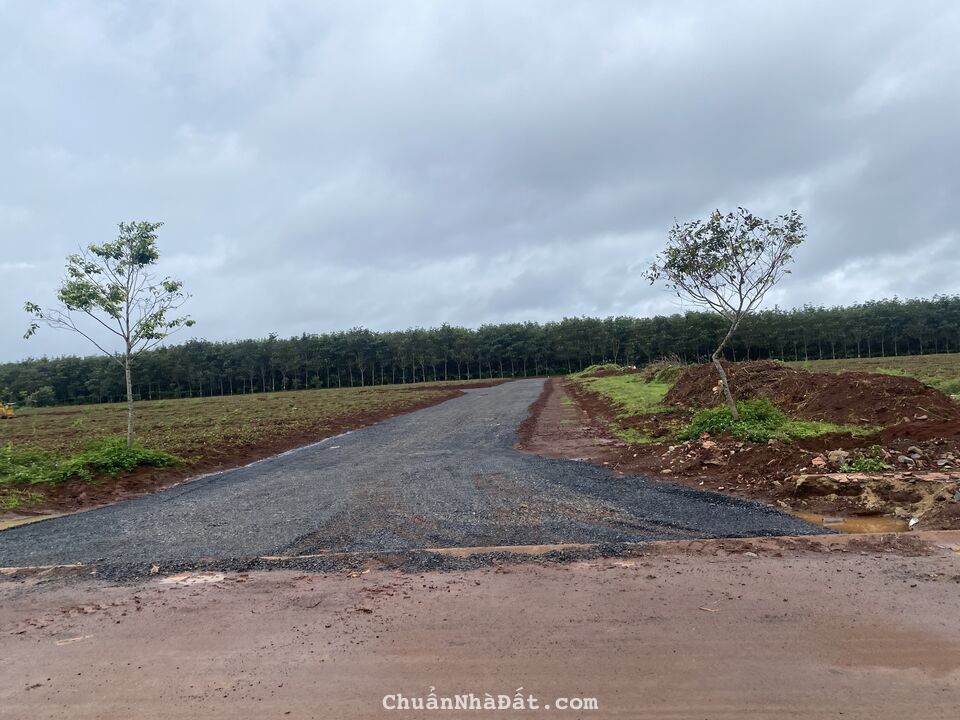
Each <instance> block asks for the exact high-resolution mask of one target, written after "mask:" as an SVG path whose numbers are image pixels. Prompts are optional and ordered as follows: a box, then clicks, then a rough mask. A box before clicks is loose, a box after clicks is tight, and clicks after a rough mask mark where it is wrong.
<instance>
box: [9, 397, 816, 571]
mask: <svg viewBox="0 0 960 720" xmlns="http://www.w3.org/2000/svg"><path fill="white" fill-rule="evenodd" d="M542 387H543V381H541V380H526V381H517V382H511V383H506V384H504V385H499V386H497V387H491V388H484V389H477V390H469V391H467V394H466V395H464V396H462V397H459V398H456V399H453V400H450V401H448V402H446V403H443V404H441V405H437V406H434V407H431V408H428V409H425V410H421V411H418V412H415V413H411V414H408V415H403V416H399V417H396V418H393V419H391V420H389V421H386V422H383V423H380V424H378V425H375V426H372V427H368V428H364V429H362V430H358V431H356V432H352V433H349V434H347V435H343V436H340V437H338V438H331V439H329V440H326V441H324V442H322V443H319V444H317V445H314V446H311V447H308V448H305V449H301V450H299V451H296V452H292V453H288V454H285V455H282V456H279V457H276V458H273V459H270V460H266V461H263V462H260V463H257V464H255V465H252V466H249V467H246V468H242V469H239V470H234V471H230V472H226V473H221V474H219V475H215V476H212V477H208V478H206V479H202V480H199V481H195V482H191V483H187V484H183V485H180V486H178V487H175V488H171V489H169V490H166V491H163V492H160V493H157V494H154V495H151V496H147V497H142V498H138V499H135V500H131V501H128V502H124V503H118V504H116V505H113V506H109V507H104V508H100V509H97V510H92V511H89V512H84V513H79V514H76V515H72V516H67V517H62V518H58V519H53V520H47V521H44V522H41V523H36V524H33V525H27V526H22V527H17V528H13V529H9V530H6V531H3V532H0V566H27V565H54V564H69V563H77V562H79V563H83V564H84V565H87V566H90V565H93V566H95V567H96V569H97V570H98V572H100V573H101V576H103V577H109V578H113V579H124V578H128V577H136V576H143V575H147V574H149V572H150V570H151V568H155V567H156V568H159V569H160V571H162V572H164V573H167V572H174V571H176V570H179V569H191V568H199V567H206V568H213V569H226V570H249V569H256V568H261V567H266V566H275V565H276V561H262V560H259V559H258V558H262V557H264V556H269V557H277V556H283V557H298V558H302V557H303V556H311V557H307V558H304V559H303V560H298V561H296V562H297V563H299V564H300V565H301V566H303V567H309V568H310V569H318V568H320V569H322V568H332V567H336V566H337V565H339V564H342V562H343V559H342V558H338V557H331V556H329V555H327V554H328V553H331V552H347V553H374V554H378V555H382V554H383V553H394V554H396V557H397V558H399V559H398V562H400V563H404V562H406V563H408V564H409V562H410V561H411V558H410V557H409V555H410V553H415V551H417V550H419V549H422V548H443V547H465V546H503V545H525V544H544V543H605V544H617V543H625V542H635V541H645V540H659V539H684V538H709V537H731V536H736V537H743V536H753V535H790V534H804V533H819V532H823V530H822V529H820V528H817V527H816V526H813V525H809V524H807V523H804V522H802V521H800V520H798V519H796V518H794V517H791V516H789V515H785V514H783V513H780V512H778V511H776V510H773V509H772V508H770V507H767V506H764V505H760V504H757V503H752V502H749V501H744V500H740V499H736V498H731V497H727V496H723V495H720V494H716V493H709V492H702V491H698V490H695V489H691V488H684V487H680V486H673V485H667V484H661V483H656V482H653V481H650V480H648V479H645V478H642V477H620V476H614V475H612V474H611V473H610V472H608V471H607V470H606V469H604V468H602V467H596V466H593V465H589V464H586V463H581V462H575V461H570V460H551V459H545V458H541V457H535V456H532V455H526V454H523V453H520V452H517V451H516V450H515V449H514V448H513V445H514V442H515V439H516V428H517V426H518V425H519V424H520V423H521V421H522V420H523V419H524V418H525V417H526V415H527V408H528V406H529V405H530V404H531V403H532V402H533V401H534V400H535V399H536V398H537V397H538V395H539V394H540V391H541V389H542ZM317 555H321V556H322V557H313V556H317ZM351 557H352V560H351V561H355V558H354V557H353V556H351ZM415 562H416V563H418V564H419V565H426V566H438V567H439V566H442V567H451V566H456V565H457V564H458V563H457V562H454V561H453V560H450V559H448V558H447V557H446V556H427V557H424V556H423V555H422V554H419V555H417V557H416V558H415ZM271 563H272V565H271ZM290 564H291V563H287V566H289V565H290ZM459 564H461V565H462V563H459Z"/></svg>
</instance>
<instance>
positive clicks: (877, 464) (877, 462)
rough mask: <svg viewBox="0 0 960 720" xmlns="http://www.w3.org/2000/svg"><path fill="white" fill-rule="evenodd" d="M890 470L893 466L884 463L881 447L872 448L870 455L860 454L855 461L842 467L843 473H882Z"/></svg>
mask: <svg viewBox="0 0 960 720" xmlns="http://www.w3.org/2000/svg"><path fill="white" fill-rule="evenodd" d="M890 469H891V466H890V465H888V464H887V463H885V462H884V461H883V454H882V450H881V448H880V446H879V445H874V446H873V447H871V448H870V453H869V454H868V455H863V454H861V453H858V454H857V456H856V457H855V458H854V459H853V460H851V461H850V462H845V463H844V464H843V465H841V466H840V472H842V473H852V472H881V471H882V470H890Z"/></svg>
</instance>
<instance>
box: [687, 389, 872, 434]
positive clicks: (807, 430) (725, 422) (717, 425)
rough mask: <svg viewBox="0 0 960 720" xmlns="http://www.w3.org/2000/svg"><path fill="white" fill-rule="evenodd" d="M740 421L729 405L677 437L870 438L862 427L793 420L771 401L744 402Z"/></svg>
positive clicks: (699, 417) (703, 414) (706, 413)
mask: <svg viewBox="0 0 960 720" xmlns="http://www.w3.org/2000/svg"><path fill="white" fill-rule="evenodd" d="M737 411H738V413H739V414H740V419H739V420H738V421H734V419H733V415H732V414H731V412H730V410H729V408H727V406H726V405H721V406H720V407H715V408H709V409H707V410H701V411H700V412H698V413H697V414H696V415H694V416H693V420H692V421H691V422H690V424H689V425H688V426H687V427H686V428H685V429H684V430H683V431H682V432H681V433H680V434H679V435H678V436H677V437H678V439H679V440H695V439H697V438H698V437H700V436H701V435H703V434H705V433H706V434H708V435H730V436H732V437H735V438H739V439H741V440H750V441H752V442H767V441H768V440H782V441H787V442H788V441H790V440H793V439H794V438H805V437H817V436H819V435H825V434H827V433H837V432H852V433H862V434H868V432H869V430H872V429H873V428H870V429H867V428H863V427H859V426H851V425H836V424H834V423H827V422H817V421H810V420H792V419H790V418H789V417H787V415H786V414H785V413H783V412H782V411H781V410H780V409H779V408H778V407H777V406H776V405H774V404H773V403H772V402H770V401H769V400H767V399H761V400H744V401H740V402H738V403H737Z"/></svg>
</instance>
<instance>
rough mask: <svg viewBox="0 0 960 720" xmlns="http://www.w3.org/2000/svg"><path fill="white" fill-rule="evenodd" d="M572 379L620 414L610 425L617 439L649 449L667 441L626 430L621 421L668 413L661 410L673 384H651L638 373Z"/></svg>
mask: <svg viewBox="0 0 960 720" xmlns="http://www.w3.org/2000/svg"><path fill="white" fill-rule="evenodd" d="M611 367H613V368H616V366H611ZM584 372H586V371H584ZM651 377H656V375H653V376H651ZM571 378H572V379H573V380H574V382H576V383H577V385H579V386H580V388H582V389H583V390H586V391H588V392H592V393H596V394H597V395H600V396H601V397H603V398H604V399H605V400H607V402H609V403H610V405H611V407H613V409H614V411H615V413H616V419H615V420H614V421H613V422H611V423H610V432H612V433H613V434H614V435H615V436H616V437H618V438H620V439H621V440H623V441H624V442H626V443H629V444H631V445H648V444H650V443H655V442H660V441H661V440H664V439H666V438H662V437H653V436H651V435H649V434H648V433H645V432H643V431H641V430H638V429H636V428H632V427H625V426H624V425H623V424H622V423H621V422H620V421H625V420H626V419H627V418H631V417H636V416H638V415H647V414H651V413H662V412H667V410H668V408H665V407H663V406H661V405H660V402H661V401H662V400H663V397H664V395H666V394H667V391H668V390H670V387H671V386H672V384H673V382H672V381H670V382H659V381H657V380H655V379H654V380H648V379H645V376H644V375H641V374H638V373H629V374H625V375H608V376H606V377H591V376H589V375H581V374H577V375H574V376H571Z"/></svg>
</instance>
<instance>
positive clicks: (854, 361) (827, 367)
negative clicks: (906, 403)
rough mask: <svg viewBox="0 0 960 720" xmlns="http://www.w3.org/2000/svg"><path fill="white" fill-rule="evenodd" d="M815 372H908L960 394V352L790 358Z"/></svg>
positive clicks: (925, 382) (944, 389)
mask: <svg viewBox="0 0 960 720" xmlns="http://www.w3.org/2000/svg"><path fill="white" fill-rule="evenodd" d="M786 364H787V365H789V366H791V367H799V368H803V369H804V370H810V371H812V372H851V371H856V372H875V373H881V374H884V375H906V376H908V377H912V378H916V379H917V380H919V381H920V382H922V383H924V384H926V385H930V386H931V387H934V388H936V389H937V390H940V392H943V393H945V394H947V395H960V353H940V354H936V355H900V356H897V357H875V358H848V359H845V360H810V361H808V362H802V361H801V362H788V363H786Z"/></svg>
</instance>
